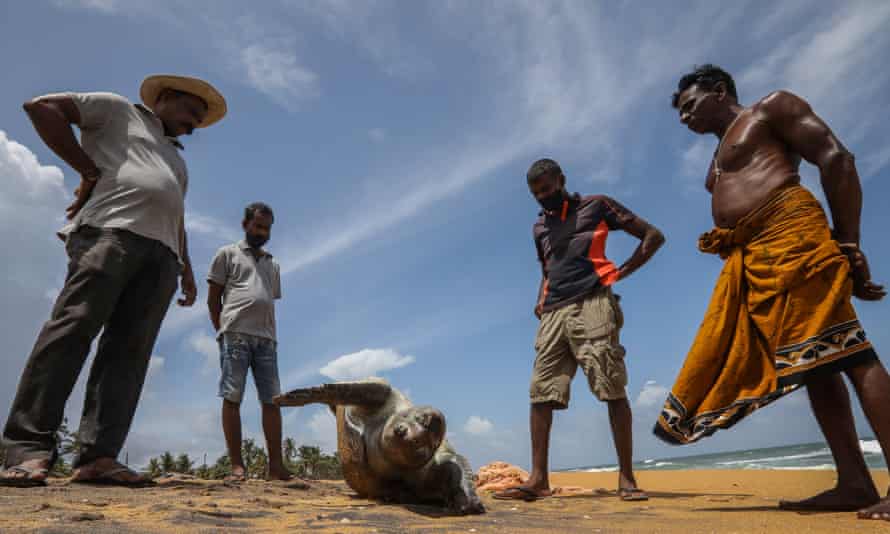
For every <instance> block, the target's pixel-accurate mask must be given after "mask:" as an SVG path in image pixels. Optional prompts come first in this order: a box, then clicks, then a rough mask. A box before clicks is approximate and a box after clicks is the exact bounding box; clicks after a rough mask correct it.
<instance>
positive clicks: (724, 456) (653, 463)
mask: <svg viewBox="0 0 890 534" xmlns="http://www.w3.org/2000/svg"><path fill="white" fill-rule="evenodd" d="M859 445H860V447H862V452H863V454H864V455H865V462H866V463H867V464H868V466H869V467H870V468H872V469H881V468H886V467H887V464H886V463H885V462H884V455H883V454H881V446H880V445H879V444H878V442H877V440H875V439H860V440H859ZM653 469H654V470H668V469H834V460H833V459H832V457H831V451H829V450H828V446H827V445H826V444H825V443H803V444H800V445H787V446H784V447H768V448H765V449H751V450H744V451H732V452H718V453H712V454H699V455H694V456H678V457H673V458H651V459H647V460H643V461H641V462H636V463H634V470H637V471H645V470H653ZM617 470H618V466H617V465H614V464H613V465H595V466H587V467H576V468H574V469H563V470H562V471H582V472H588V473H596V472H604V471H617Z"/></svg>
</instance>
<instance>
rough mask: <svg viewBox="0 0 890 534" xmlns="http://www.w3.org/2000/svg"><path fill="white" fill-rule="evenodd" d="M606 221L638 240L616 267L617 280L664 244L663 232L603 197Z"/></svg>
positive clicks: (641, 263) (630, 272)
mask: <svg viewBox="0 0 890 534" xmlns="http://www.w3.org/2000/svg"><path fill="white" fill-rule="evenodd" d="M603 202H604V203H605V206H606V212H605V217H606V223H607V224H608V225H609V227H610V228H613V229H620V230H623V231H625V232H627V233H629V234H630V235H632V236H634V237H636V238H637V239H639V240H640V244H639V245H637V249H636V250H634V253H633V254H632V255H631V256H630V258H628V259H627V261H626V262H624V263H622V264H621V266H620V267H619V268H618V280H623V279H625V278H627V277H628V276H630V275H631V274H633V272H634V271H636V270H637V269H639V268H640V267H642V266H643V265H644V264H645V263H646V262H647V261H649V259H650V258H651V257H652V255H653V254H655V252H656V251H657V250H658V249H659V248H661V245H663V244H664V234H662V233H661V231H659V230H658V228H656V227H654V226H652V225H651V224H649V223H648V222H646V220H645V219H643V218H642V217H640V216H638V215H636V214H634V213H633V212H632V211H630V210H629V209H627V208H625V207H624V206H622V205H621V204H620V203H618V202H617V201H615V200H614V199H612V198H609V197H603Z"/></svg>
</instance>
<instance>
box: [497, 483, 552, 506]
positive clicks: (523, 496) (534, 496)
mask: <svg viewBox="0 0 890 534" xmlns="http://www.w3.org/2000/svg"><path fill="white" fill-rule="evenodd" d="M491 497H492V498H494V499H500V500H502V501H525V502H532V501H537V500H538V499H544V498H547V497H550V493H549V492H547V493H538V492H537V491H535V490H533V489H531V488H526V487H524V486H516V487H513V488H507V489H505V490H503V491H499V492H497V493H494V494H492V496H491Z"/></svg>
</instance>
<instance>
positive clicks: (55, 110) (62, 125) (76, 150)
mask: <svg viewBox="0 0 890 534" xmlns="http://www.w3.org/2000/svg"><path fill="white" fill-rule="evenodd" d="M22 107H24V109H25V112H26V113H27V114H28V117H29V118H30V119H31V122H32V123H33V124H34V129H35V130H36V131H37V133H38V134H39V135H40V138H41V139H43V142H44V143H46V146H48V147H49V148H50V150H52V151H53V152H55V153H56V155H58V156H59V157H60V158H62V159H63V160H65V162H66V163H68V165H71V167H72V168H73V169H74V170H75V171H76V172H77V173H78V174H80V176H81V181H80V185H79V186H78V187H77V190H76V197H77V198H76V199H75V200H74V202H73V203H72V204H71V205H70V206H68V207H67V208H66V209H65V211H66V213H67V214H68V218H69V219H71V218H73V217H74V216H75V215H77V212H78V211H80V208H82V207H83V205H84V204H86V201H87V200H88V199H89V197H90V194H92V192H93V187H94V186H95V184H96V180H97V179H98V178H99V176H100V174H101V171H100V170H99V167H97V166H96V164H95V162H93V160H92V158H90V156H89V155H88V154H87V153H86V152H84V150H83V147H81V146H80V143H78V141H77V138H76V137H75V135H74V130H73V129H72V128H71V125H72V124H75V125H78V126H79V125H80V124H81V116H80V111H79V110H78V109H77V105H76V104H75V103H74V100H72V99H71V97H69V96H52V97H46V98H39V99H34V100H31V101H28V102H25V104H24V105H23V106H22Z"/></svg>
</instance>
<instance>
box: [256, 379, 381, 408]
mask: <svg viewBox="0 0 890 534" xmlns="http://www.w3.org/2000/svg"><path fill="white" fill-rule="evenodd" d="M391 392H392V387H391V386H390V385H389V384H387V383H385V382H382V381H368V382H339V383H336V384H322V385H321V386H315V387H311V388H299V389H294V390H291V391H288V392H287V393H282V394H281V395H278V396H276V397H275V398H274V399H273V400H274V402H275V404H277V405H279V406H305V405H307V404H313V403H322V404H327V405H329V406H339V405H352V406H380V405H382V404H383V403H384V402H386V399H387V398H388V397H389V395H390V393H391Z"/></svg>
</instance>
